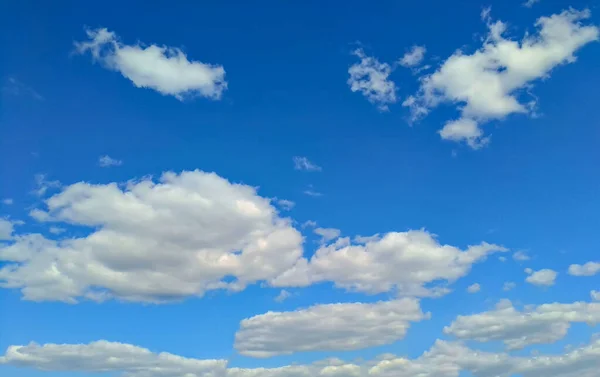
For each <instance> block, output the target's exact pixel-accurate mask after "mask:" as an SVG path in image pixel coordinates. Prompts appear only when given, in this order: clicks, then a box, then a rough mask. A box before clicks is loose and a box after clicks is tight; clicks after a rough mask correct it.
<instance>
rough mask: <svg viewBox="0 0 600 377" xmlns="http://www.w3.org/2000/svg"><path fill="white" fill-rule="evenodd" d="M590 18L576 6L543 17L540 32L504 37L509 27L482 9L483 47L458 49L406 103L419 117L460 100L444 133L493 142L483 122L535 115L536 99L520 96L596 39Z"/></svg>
mask: <svg viewBox="0 0 600 377" xmlns="http://www.w3.org/2000/svg"><path fill="white" fill-rule="evenodd" d="M589 17H590V12H589V11H588V10H583V11H578V10H575V9H569V10H565V11H563V12H561V13H558V14H554V15H551V16H549V17H540V18H538V20H537V21H536V23H535V26H536V27H537V33H536V34H527V35H525V37H524V38H522V39H521V40H513V39H510V38H508V37H506V36H505V34H506V33H505V32H506V29H507V25H506V24H505V23H503V22H502V21H495V22H494V21H492V20H491V17H490V12H489V9H487V10H484V12H483V13H482V18H483V19H484V20H485V21H486V23H487V26H488V34H487V36H486V38H485V39H484V41H483V45H482V46H481V47H480V48H479V49H478V50H476V51H475V52H473V53H466V52H464V51H457V52H456V53H454V54H453V55H452V56H450V57H449V58H448V59H446V60H445V61H444V62H443V63H442V65H441V66H440V67H439V68H438V70H437V71H435V72H434V73H432V74H429V75H425V76H422V77H421V78H420V89H419V91H418V93H417V94H416V95H415V96H410V97H408V98H407V99H406V100H405V101H404V103H403V105H404V106H406V107H409V108H410V109H411V113H412V118H413V120H418V119H420V118H422V117H424V116H425V115H427V114H428V113H429V112H430V110H431V109H433V108H434V107H436V106H438V105H439V104H441V103H452V104H456V105H457V108H458V110H459V111H460V117H459V118H458V119H454V120H450V121H448V122H447V123H446V124H445V125H444V127H443V128H442V130H441V131H439V133H440V136H441V137H442V138H443V139H446V140H452V141H464V142H466V143H467V144H468V145H469V146H470V147H472V148H474V149H477V148H480V147H482V146H484V145H486V144H487V143H488V142H489V140H490V139H489V136H484V133H483V131H482V129H481V128H480V125H481V124H482V123H485V122H488V121H490V120H492V119H503V118H505V117H506V116H508V115H510V114H515V113H521V114H532V113H533V112H534V110H535V108H536V104H537V103H536V100H535V98H533V99H531V100H530V101H529V102H526V103H523V102H522V100H521V98H520V97H522V94H523V93H526V92H527V91H528V90H529V89H530V88H531V85H532V83H533V82H535V81H536V80H540V79H544V78H548V77H549V75H550V73H551V71H552V70H553V69H554V68H556V67H558V66H560V65H564V64H570V63H573V62H575V61H576V57H575V52H577V51H578V50H579V49H580V48H582V47H583V46H585V45H587V44H588V43H591V42H594V41H597V40H598V35H599V30H598V28H597V27H596V26H592V25H584V24H583V21H584V20H586V19H588V18H589Z"/></svg>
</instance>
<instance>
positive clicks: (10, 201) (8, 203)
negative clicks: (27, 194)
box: [2, 198, 14, 206]
mask: <svg viewBox="0 0 600 377" xmlns="http://www.w3.org/2000/svg"><path fill="white" fill-rule="evenodd" d="M13 203H14V202H13V200H12V198H5V199H2V204H4V205H7V206H9V205H11V204H13Z"/></svg>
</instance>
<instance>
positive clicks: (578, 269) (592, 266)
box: [568, 262, 600, 276]
mask: <svg viewBox="0 0 600 377" xmlns="http://www.w3.org/2000/svg"><path fill="white" fill-rule="evenodd" d="M599 272H600V262H587V263H586V264H583V265H581V264H572V265H570V266H569V271H568V273H569V275H573V276H594V275H596V274H597V273H599Z"/></svg>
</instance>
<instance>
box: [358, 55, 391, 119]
mask: <svg viewBox="0 0 600 377" xmlns="http://www.w3.org/2000/svg"><path fill="white" fill-rule="evenodd" d="M354 55H355V56H357V57H358V58H359V59H360V63H355V64H353V65H352V66H351V67H350V68H349V69H348V73H349V74H350V78H349V79H348V85H350V90H351V91H353V92H360V93H361V94H362V95H363V96H365V97H366V98H367V99H368V100H369V102H371V103H372V104H374V105H377V108H379V110H382V111H387V110H388V105H389V104H392V103H395V102H396V84H394V82H393V81H391V80H390V79H389V76H390V74H391V73H392V67H391V66H390V65H389V64H387V63H380V62H379V60H377V58H374V57H371V56H367V55H366V54H365V52H364V51H363V50H362V49H357V50H355V51H354Z"/></svg>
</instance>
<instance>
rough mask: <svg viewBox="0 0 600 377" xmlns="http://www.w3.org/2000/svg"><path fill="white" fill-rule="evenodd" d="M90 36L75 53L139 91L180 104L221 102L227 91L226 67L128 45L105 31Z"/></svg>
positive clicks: (178, 53)
mask: <svg viewBox="0 0 600 377" xmlns="http://www.w3.org/2000/svg"><path fill="white" fill-rule="evenodd" d="M86 34H87V37H88V39H87V40H86V41H83V42H75V52H76V53H78V54H85V53H87V52H89V53H90V54H91V55H92V58H93V59H94V61H98V62H100V63H101V64H102V66H103V67H104V68H106V69H108V70H111V71H115V72H119V73H121V74H122V75H123V77H125V78H127V79H129V80H130V81H131V82H132V83H133V85H134V86H135V87H136V88H149V89H153V90H155V91H157V92H158V93H160V94H162V95H165V96H173V97H175V98H177V99H178V100H180V101H183V100H184V99H186V98H190V97H195V96H201V97H206V98H210V99H215V100H217V99H220V98H221V96H222V94H223V92H224V91H225V90H226V89H227V82H226V81H225V69H224V68H223V66H221V65H214V64H206V63H202V62H200V61H195V60H189V59H188V57H187V56H186V54H185V53H184V52H183V51H182V50H181V49H179V48H177V47H168V46H159V45H155V44H151V45H142V44H141V43H137V44H133V45H127V44H124V43H122V42H121V41H120V40H119V38H118V37H117V35H116V34H115V33H114V32H112V31H109V30H107V29H105V28H98V29H95V30H86Z"/></svg>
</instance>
